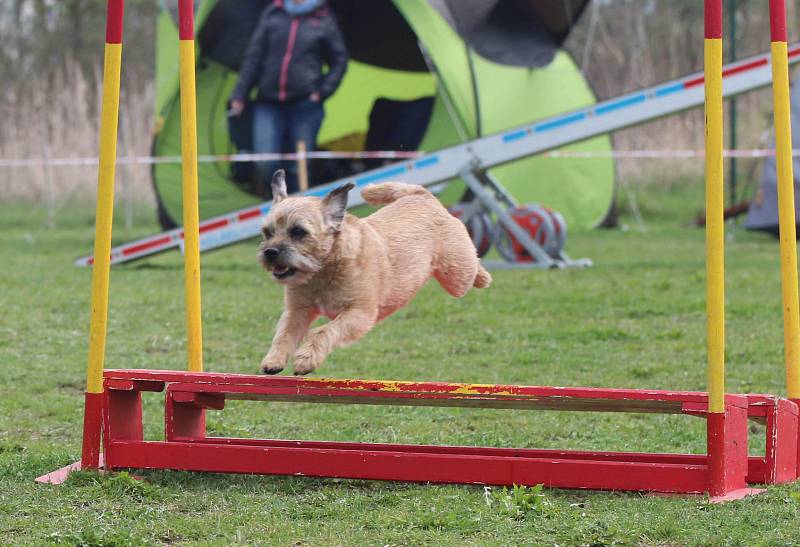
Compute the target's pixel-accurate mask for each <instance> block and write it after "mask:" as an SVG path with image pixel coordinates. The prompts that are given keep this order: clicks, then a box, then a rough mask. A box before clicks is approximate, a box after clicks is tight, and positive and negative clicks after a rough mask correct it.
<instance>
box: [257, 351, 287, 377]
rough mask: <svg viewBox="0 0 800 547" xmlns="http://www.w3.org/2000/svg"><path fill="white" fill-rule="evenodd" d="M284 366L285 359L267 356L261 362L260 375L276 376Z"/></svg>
mask: <svg viewBox="0 0 800 547" xmlns="http://www.w3.org/2000/svg"><path fill="white" fill-rule="evenodd" d="M285 366H286V359H285V358H283V359H281V358H277V357H275V356H274V355H270V354H267V356H266V357H264V359H263V360H262V361H261V373H262V374H278V373H279V372H280V371H282V370H283V367H285Z"/></svg>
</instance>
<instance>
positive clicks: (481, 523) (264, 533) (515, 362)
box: [0, 186, 800, 545]
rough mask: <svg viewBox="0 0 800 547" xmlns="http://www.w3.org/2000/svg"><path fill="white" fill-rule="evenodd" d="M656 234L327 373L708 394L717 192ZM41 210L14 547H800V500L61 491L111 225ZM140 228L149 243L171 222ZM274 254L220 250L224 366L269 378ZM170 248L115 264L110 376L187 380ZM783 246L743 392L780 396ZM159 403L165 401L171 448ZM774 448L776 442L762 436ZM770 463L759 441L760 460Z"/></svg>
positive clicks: (9, 515)
mask: <svg viewBox="0 0 800 547" xmlns="http://www.w3.org/2000/svg"><path fill="white" fill-rule="evenodd" d="M640 197H641V198H642V199H643V204H642V205H643V207H644V210H645V213H646V214H647V219H648V222H649V224H648V226H649V230H648V231H647V232H646V233H644V232H641V231H638V230H635V229H631V230H629V231H621V230H617V231H595V232H591V233H586V234H577V235H574V236H573V237H571V238H570V241H569V245H568V247H569V248H568V250H569V252H570V253H571V254H572V255H573V256H576V257H577V256H590V257H591V258H593V259H594V261H595V266H594V267H593V268H591V269H586V270H574V271H573V270H570V271H557V272H497V273H495V283H494V285H493V286H492V287H491V288H490V289H489V290H486V291H482V292H473V293H471V294H469V295H468V296H467V297H466V298H465V299H464V300H462V301H457V300H455V299H452V298H450V297H448V296H446V294H445V293H444V292H443V291H442V290H441V289H440V288H439V287H438V286H436V285H434V284H431V285H429V286H427V287H426V288H425V289H424V290H423V291H422V293H421V294H420V295H419V296H418V297H417V298H416V300H414V302H413V303H412V304H411V305H410V306H409V307H407V308H406V309H404V310H402V311H400V312H398V313H397V314H396V315H395V316H393V317H391V318H390V319H388V320H387V321H386V322H385V323H384V324H383V325H381V326H380V327H379V328H377V329H376V330H375V331H373V332H372V333H370V334H369V335H368V336H367V337H366V338H364V339H363V340H362V341H360V342H359V343H357V344H355V345H354V346H352V347H350V348H347V349H343V350H339V351H337V352H335V353H334V354H333V355H332V356H331V357H330V358H329V360H328V361H327V362H326V363H325V364H324V365H323V368H322V369H321V371H320V373H319V374H320V375H324V376H331V377H365V378H382V379H399V380H412V379H416V380H447V381H465V382H484V383H486V382H503V383H525V384H541V385H567V386H607V387H649V388H661V389H690V390H701V389H704V388H705V368H704V367H705V350H704V343H705V288H704V278H705V273H704V272H705V271H704V261H703V241H704V239H703V233H702V231H699V230H697V229H692V228H686V227H685V224H686V223H687V221H688V220H689V219H690V218H691V216H692V212H693V209H692V208H693V207H697V206H698V205H699V204H700V201H699V198H698V193H697V188H696V187H691V186H687V187H678V188H671V189H669V190H662V191H658V192H650V193H648V194H646V195H643V196H640ZM43 218H44V214H43V213H42V212H40V211H38V210H36V209H35V208H31V207H30V206H12V205H9V204H5V205H0V228H1V229H0V280H1V281H0V283H1V286H2V291H0V309H2V312H3V313H2V314H0V355H2V369H3V381H2V382H0V534H2V535H0V544H41V543H47V542H53V543H56V544H62V545H141V544H166V543H181V544H184V543H185V544H206V545H209V544H219V545H225V544H275V545H290V544H294V545H306V544H308V545H331V544H334V545H336V544H341V545H356V544H358V545H418V544H439V545H464V544H483V545H497V544H560V545H628V544H645V545H684V544H691V545H694V544H703V545H723V544H725V545H789V544H798V543H800V527H798V526H797V522H798V518H799V517H800V485H794V486H783V487H773V488H769V489H768V491H767V493H766V494H763V495H761V496H758V497H753V498H749V499H745V500H742V501H739V502H735V503H729V504H726V505H719V506H710V505H708V504H706V503H705V501H704V499H703V498H700V497H670V498H664V497H649V496H643V495H639V494H618V493H596V492H580V491H557V490H544V491H541V492H539V491H538V490H537V489H524V490H517V491H504V490H503V489H498V488H494V489H491V490H485V489H484V488H482V487H476V486H425V485H409V484H387V483H378V482H360V481H344V480H317V479H305V478H283V477H278V478H275V477H241V476H221V475H197V474H190V473H162V472H159V473H152V472H144V473H142V474H143V475H144V477H145V478H146V480H145V481H143V482H141V481H136V480H134V479H132V478H131V477H130V476H128V475H127V474H118V475H113V476H106V477H98V476H95V475H93V474H87V473H81V474H78V475H75V476H73V478H72V479H71V480H70V481H69V483H68V484H67V485H65V486H60V487H46V486H37V485H35V484H34V483H33V479H34V477H36V476H38V475H40V474H43V473H45V472H48V471H50V470H52V469H54V468H56V467H60V466H62V465H65V464H67V463H69V462H71V461H74V460H75V459H77V458H78V456H79V450H80V424H81V418H82V414H81V411H82V401H83V399H82V392H83V389H84V372H85V371H84V369H85V361H86V348H87V340H86V338H87V326H88V312H89V284H90V272H89V271H88V270H83V269H76V268H74V267H73V266H72V265H71V260H72V259H73V258H74V257H75V256H77V255H79V254H82V253H83V252H85V251H86V250H87V249H89V248H90V245H91V240H92V230H93V211H91V209H89V208H85V207H83V208H79V207H70V208H67V209H65V210H63V211H61V213H60V217H59V229H58V230H56V231H46V230H44V229H43V228H42V226H43V222H42V220H43ZM155 229H156V227H155V225H154V224H153V223H152V222H151V221H150V214H149V212H148V213H147V214H144V213H143V214H142V217H141V219H140V222H139V223H138V224H137V229H136V231H135V233H125V232H124V231H118V232H117V237H116V239H117V240H118V241H123V240H127V239H131V238H132V237H134V236H137V235H144V234H147V233H150V232H151V231H153V230H155ZM254 253H255V243H252V242H251V243H246V244H242V245H239V246H235V247H231V248H227V249H224V250H222V251H219V252H216V253H213V254H209V255H206V256H204V257H203V306H204V314H203V316H204V341H205V361H206V368H207V369H208V370H215V371H228V372H242V373H253V372H255V371H256V370H257V367H258V363H259V361H260V359H261V357H262V355H263V353H264V352H265V350H266V349H267V347H268V345H269V340H270V338H271V335H272V330H273V327H274V324H275V322H276V320H277V317H278V314H279V312H280V302H281V293H280V290H279V288H278V287H276V286H275V285H273V284H272V283H271V282H270V281H269V280H268V279H267V277H266V276H265V275H264V274H263V273H262V271H261V270H260V269H259V268H258V267H257V265H256V262H255V260H254ZM180 260H181V259H180V256H179V255H178V254H177V253H170V254H166V255H163V256H159V257H156V258H153V259H151V260H147V261H145V262H140V263H137V264H133V265H129V266H124V267H119V268H115V269H114V271H113V273H112V278H111V286H112V299H111V309H110V321H109V327H110V328H109V330H110V333H109V338H108V352H107V361H106V363H107V366H108V367H110V368H114V367H116V368H123V367H124V368H134V367H147V368H174V369H180V368H183V367H184V366H185V359H186V358H185V343H184V331H183V311H182V305H183V292H182V286H181V282H182V266H181V261H180ZM779 287H780V283H779V274H778V247H777V244H776V243H775V242H774V240H772V239H771V238H768V237H765V236H760V235H755V234H748V233H745V232H743V231H741V230H737V231H735V233H734V234H733V237H731V238H730V241H729V242H728V253H727V288H728V293H727V295H728V299H727V312H728V332H727V336H728V349H727V357H728V359H727V361H728V388H729V390H731V391H761V392H777V393H783V385H784V380H783V367H782V361H783V352H782V330H781V329H782V326H781V311H780V310H781V308H780V301H779V294H780V290H779ZM159 413H160V407H159V400H158V398H157V397H156V396H155V395H154V396H153V397H152V398H149V399H147V400H146V401H145V419H146V420H148V424H147V430H146V436H147V437H148V438H153V439H157V438H159V435H160V434H161V433H162V431H161V427H160V419H161V418H160V416H159ZM209 428H210V429H211V430H212V431H213V432H216V433H224V434H229V435H236V436H255V435H262V436H266V435H269V436H277V437H282V438H314V439H330V440H345V439H347V440H370V441H387V442H395V441H397V442H404V441H405V442H438V443H451V444H481V445H487V446H514V447H559V448H587V449H588V448H592V449H607V450H615V449H618V450H653V451H690V452H697V453H699V452H703V451H704V448H705V438H704V422H703V421H702V420H697V419H693V418H689V417H683V416H677V417H675V416H644V415H612V414H603V415H591V414H576V413H558V412H546V413H530V412H528V413H525V412H522V411H476V410H464V409H460V410H452V409H409V408H400V407H397V408H392V407H346V406H332V407H329V406H325V405H318V406H313V405H300V404H292V405H290V404H285V403H283V404H281V403H269V404H263V403H262V404H258V403H244V402H242V403H240V404H235V403H231V404H230V405H229V408H228V409H226V411H225V412H224V414H221V415H220V414H213V413H212V414H210V415H209ZM752 432H753V433H754V434H755V435H754V436H756V437H759V436H760V435H761V434H762V433H763V430H762V429H760V427H759V426H755V425H754V426H753V428H752ZM754 450H757V447H755V448H754Z"/></svg>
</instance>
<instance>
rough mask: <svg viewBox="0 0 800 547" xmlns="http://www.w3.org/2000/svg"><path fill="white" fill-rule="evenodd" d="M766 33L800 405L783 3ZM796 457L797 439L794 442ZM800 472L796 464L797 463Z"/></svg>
mask: <svg viewBox="0 0 800 547" xmlns="http://www.w3.org/2000/svg"><path fill="white" fill-rule="evenodd" d="M769 29H770V39H771V42H772V44H771V48H770V49H771V51H772V96H773V101H774V109H773V110H774V116H775V156H776V157H775V159H776V164H777V165H776V166H777V173H778V224H779V226H780V244H781V290H782V303H783V352H784V359H785V362H786V391H787V394H788V396H789V398H790V399H792V400H793V401H795V402H797V403H798V404H800V362H798V360H800V305H798V290H797V234H796V231H797V229H796V226H795V209H794V172H793V165H792V122H791V105H790V101H789V57H788V52H787V49H788V47H787V43H786V42H787V34H786V3H785V0H770V2H769ZM797 450H798V453H800V438H798V446H797ZM798 472H800V462H798Z"/></svg>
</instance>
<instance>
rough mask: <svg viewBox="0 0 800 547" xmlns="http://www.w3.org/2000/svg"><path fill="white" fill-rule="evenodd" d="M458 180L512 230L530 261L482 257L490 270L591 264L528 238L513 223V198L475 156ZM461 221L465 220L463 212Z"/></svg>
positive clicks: (527, 235) (514, 205) (585, 259)
mask: <svg viewBox="0 0 800 547" xmlns="http://www.w3.org/2000/svg"><path fill="white" fill-rule="evenodd" d="M459 175H460V176H461V179H462V180H463V181H464V183H465V184H466V185H467V187H469V189H470V190H471V191H472V193H473V194H474V195H475V200H476V201H478V202H479V203H481V204H482V205H483V206H484V207H485V208H486V209H488V210H489V211H491V212H492V213H494V215H495V217H497V222H498V223H499V224H500V225H501V226H503V227H504V228H505V229H507V230H508V231H509V232H511V233H512V234H513V235H514V237H516V238H517V240H518V241H519V242H520V244H521V245H522V246H523V247H524V248H525V250H526V251H528V254H529V255H530V256H531V258H532V259H533V261H532V262H507V261H492V260H485V261H484V265H485V266H486V267H487V268H493V269H553V268H565V267H587V266H591V265H592V261H591V260H590V259H588V258H582V259H578V260H572V259H570V258H569V257H568V256H567V255H566V253H564V252H563V251H561V253H560V254H559V256H557V257H552V256H550V255H549V254H548V253H547V252H545V250H544V249H543V248H542V246H541V245H539V244H538V243H537V242H536V241H534V240H533V238H531V236H530V234H529V233H528V232H526V231H525V230H524V229H522V228H521V227H520V225H519V224H517V223H516V222H514V219H513V218H511V215H510V214H509V212H508V211H509V209H512V208H514V207H516V205H517V204H516V202H515V201H514V198H513V197H512V196H511V195H510V194H509V193H508V192H506V190H505V188H503V186H502V185H501V184H500V183H499V182H497V180H496V179H495V178H494V177H492V175H491V174H490V173H488V172H487V171H486V170H485V169H481V168H480V166H479V164H478V163H477V159H476V160H475V161H473V162H470V163H469V164H468V165H466V166H465V167H464V168H463V169H462V170H461V172H460V173H459ZM464 217H465V218H464V222H465V223H466V221H467V220H468V217H467V215H466V214H465V215H464Z"/></svg>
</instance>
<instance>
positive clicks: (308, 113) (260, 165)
mask: <svg viewBox="0 0 800 547" xmlns="http://www.w3.org/2000/svg"><path fill="white" fill-rule="evenodd" d="M253 107H254V108H253V151H254V152H255V153H256V154H264V153H278V152H294V151H295V148H296V145H297V141H304V142H305V143H306V149H307V150H308V151H312V150H314V148H315V147H316V144H317V133H319V128H320V126H321V125H322V117H323V116H324V110H323V108H322V103H320V102H316V101H312V100H309V99H301V100H299V101H292V102H286V103H268V102H257V103H255V104H254V105H253ZM280 167H283V168H284V169H286V189H287V190H288V192H289V193H290V194H292V193H294V192H297V191H298V189H299V185H298V183H297V162H296V161H293V160H292V161H284V162H280V161H260V162H257V163H256V171H257V173H258V180H259V181H260V182H261V183H262V184H264V187H265V188H266V189H267V190H269V188H270V182H271V181H272V174H273V173H274V172H275V170H276V169H279V168H280Z"/></svg>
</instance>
